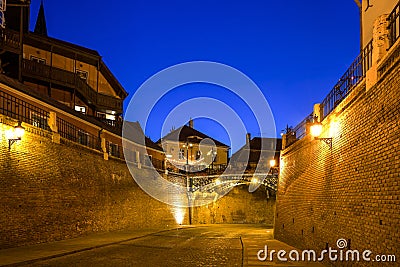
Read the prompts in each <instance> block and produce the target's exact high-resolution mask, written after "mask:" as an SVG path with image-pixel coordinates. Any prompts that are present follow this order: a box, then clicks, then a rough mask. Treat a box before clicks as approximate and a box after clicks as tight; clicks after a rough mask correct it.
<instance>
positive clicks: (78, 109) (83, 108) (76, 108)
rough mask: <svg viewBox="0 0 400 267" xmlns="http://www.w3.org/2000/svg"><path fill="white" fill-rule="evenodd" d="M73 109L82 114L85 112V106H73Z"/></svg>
mask: <svg viewBox="0 0 400 267" xmlns="http://www.w3.org/2000/svg"><path fill="white" fill-rule="evenodd" d="M75 110H76V111H78V112H81V113H83V114H86V107H83V106H75Z"/></svg>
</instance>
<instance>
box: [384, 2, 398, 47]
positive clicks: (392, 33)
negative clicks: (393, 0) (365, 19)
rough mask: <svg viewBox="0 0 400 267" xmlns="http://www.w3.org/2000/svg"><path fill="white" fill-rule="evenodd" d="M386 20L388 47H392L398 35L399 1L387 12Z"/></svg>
mask: <svg viewBox="0 0 400 267" xmlns="http://www.w3.org/2000/svg"><path fill="white" fill-rule="evenodd" d="M387 20H388V21H389V26H388V30H389V48H390V47H392V46H393V45H394V44H395V43H396V41H397V39H398V38H399V37H400V1H399V2H398V3H397V5H396V6H395V7H394V9H393V11H392V12H391V13H390V14H389V16H388V18H387Z"/></svg>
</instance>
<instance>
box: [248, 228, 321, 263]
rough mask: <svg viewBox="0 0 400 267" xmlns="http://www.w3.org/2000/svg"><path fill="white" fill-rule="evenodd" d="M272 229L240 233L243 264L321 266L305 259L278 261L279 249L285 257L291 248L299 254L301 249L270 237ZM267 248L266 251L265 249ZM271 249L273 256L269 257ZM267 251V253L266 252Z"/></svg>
mask: <svg viewBox="0 0 400 267" xmlns="http://www.w3.org/2000/svg"><path fill="white" fill-rule="evenodd" d="M272 236H273V229H263V228H260V229H258V230H252V231H249V232H244V233H242V234H241V240H242V244H243V248H244V253H243V254H244V255H243V256H244V257H243V266H281V267H286V266H288V267H294V266H304V267H321V266H323V265H322V264H321V263H319V262H305V261H299V262H294V261H289V259H288V261H279V260H278V257H277V253H278V251H280V250H284V251H286V253H287V254H286V255H285V256H286V258H288V254H289V252H290V251H292V250H296V251H298V252H299V253H300V255H301V250H299V249H296V248H294V247H292V246H289V245H288V244H286V243H283V242H281V241H278V240H276V239H272V238H271V237H272ZM260 250H262V252H261V253H260ZM266 250H267V251H266ZM271 251H274V253H273V258H272V259H271ZM266 253H267V254H266Z"/></svg>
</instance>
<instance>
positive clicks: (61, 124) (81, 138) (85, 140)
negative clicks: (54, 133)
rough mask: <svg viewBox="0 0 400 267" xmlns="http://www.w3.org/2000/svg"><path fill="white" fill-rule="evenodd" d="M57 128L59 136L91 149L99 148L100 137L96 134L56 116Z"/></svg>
mask: <svg viewBox="0 0 400 267" xmlns="http://www.w3.org/2000/svg"><path fill="white" fill-rule="evenodd" d="M57 128H58V133H59V134H60V136H61V137H63V138H65V139H67V140H70V141H72V142H76V143H78V144H81V145H84V146H87V147H89V148H92V149H96V150H99V149H100V138H99V137H98V136H95V135H93V134H90V133H88V132H86V131H85V130H83V129H81V128H79V127H76V126H75V125H73V124H71V123H69V122H67V121H65V120H63V119H61V118H59V117H57Z"/></svg>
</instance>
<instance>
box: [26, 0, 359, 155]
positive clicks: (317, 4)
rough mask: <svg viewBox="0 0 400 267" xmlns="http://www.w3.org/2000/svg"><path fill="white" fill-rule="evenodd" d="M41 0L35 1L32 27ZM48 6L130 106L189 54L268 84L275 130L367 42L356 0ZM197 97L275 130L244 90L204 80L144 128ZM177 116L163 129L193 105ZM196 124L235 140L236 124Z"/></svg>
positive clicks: (52, 32)
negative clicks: (256, 113) (260, 119)
mask: <svg viewBox="0 0 400 267" xmlns="http://www.w3.org/2000/svg"><path fill="white" fill-rule="evenodd" d="M72 3H74V4H72ZM39 5H40V1H39V0H33V1H32V5H31V30H33V28H34V22H35V20H36V16H37V13H38V9H39ZM44 7H45V14H46V20H47V29H48V33H49V36H51V37H54V38H59V39H62V40H65V41H69V42H72V43H76V44H79V45H82V46H85V47H88V48H91V49H94V50H97V51H99V53H100V54H101V55H102V56H103V60H104V61H105V62H106V64H107V65H108V67H109V68H110V69H111V71H112V72H113V73H114V75H115V76H116V77H117V79H118V80H119V81H120V83H121V84H122V85H123V86H124V88H125V89H126V90H127V91H128V92H129V96H128V99H127V100H126V101H125V107H126V106H127V105H128V103H129V100H130V98H131V97H132V96H133V95H134V93H135V91H136V90H137V89H138V88H139V87H140V86H141V84H142V83H143V82H145V81H146V80H147V79H148V78H150V77H151V76H152V75H154V74H156V73H157V72H159V71H161V70H163V69H165V68H167V67H170V66H173V65H175V64H179V63H184V62H189V61H197V60H201V61H214V62H219V63H223V64H226V65H229V66H231V67H233V68H236V69H238V70H239V71H241V72H243V73H244V74H245V75H247V76H248V77H249V78H250V79H252V80H253V81H254V82H255V84H256V85H257V86H258V87H259V88H260V89H261V91H262V93H263V94H264V96H265V98H266V99H267V101H268V103H269V106H270V108H271V110H272V113H273V116H274V119H275V124H276V135H277V136H279V134H280V132H281V130H283V129H284V128H285V126H286V124H289V126H290V125H291V126H295V125H296V124H297V123H298V122H300V121H301V120H302V119H303V118H304V117H305V116H306V115H307V114H309V113H311V111H312V108H313V104H315V103H318V102H321V101H322V100H323V99H324V97H325V96H326V95H327V94H328V92H329V91H330V90H331V89H332V88H333V86H334V84H335V83H336V81H337V80H338V79H339V78H340V77H341V76H342V74H343V73H344V72H345V71H346V69H347V68H348V66H349V65H350V64H351V63H352V61H353V60H354V59H355V58H356V56H357V55H358V53H359V47H360V45H359V13H358V8H357V6H356V4H355V3H354V1H352V0H337V1H314V0H306V1H268V0H247V1H238V0H213V1H210V0H202V1H187V0H185V1H183V0H182V1H181V0H173V1H165V0H158V1H155V0H139V1H138V0H132V1H103V0H97V1H94V0H87V1H79V2H75V1H48V0H47V1H44ZM195 97H211V98H214V99H218V100H220V101H222V102H225V103H226V104H227V105H228V106H230V107H231V108H232V109H233V110H235V111H236V112H237V113H238V115H239V117H240V118H241V119H242V120H243V121H245V125H246V129H247V131H248V132H250V133H251V134H252V136H260V135H263V136H265V135H268V134H266V133H261V132H260V130H259V129H258V127H257V125H256V123H255V121H254V119H252V116H251V114H249V112H250V111H249V109H248V108H247V107H246V106H245V104H244V103H243V101H241V99H240V98H237V96H234V95H232V94H230V93H229V92H227V90H226V89H224V88H221V87H218V86H215V85H210V84H205V83H201V84H191V85H184V86H181V87H179V88H177V89H176V90H174V91H173V92H171V93H169V94H168V95H166V96H164V97H163V99H162V100H161V101H160V102H159V103H157V105H156V106H155V109H154V111H153V112H152V115H151V117H150V119H149V122H148V123H147V126H146V129H145V132H146V134H147V135H149V136H150V137H151V138H152V139H153V140H155V141H156V140H158V139H159V138H160V135H161V134H162V133H165V132H161V126H162V124H163V121H164V120H165V118H166V116H167V115H168V113H169V112H170V111H171V110H172V109H173V108H174V107H175V106H177V105H179V104H180V103H181V102H184V101H187V100H190V99H192V98H195ZM137 108H138V109H140V107H137ZM204 108H207V107H204ZM215 112H216V113H218V112H220V111H219V110H215ZM221 112H223V111H221ZM181 113H182V112H181ZM180 115H181V117H180V118H179V119H177V120H176V121H175V122H174V123H173V125H166V129H168V130H169V129H170V128H172V126H175V127H176V128H178V127H179V126H181V125H182V124H183V123H184V121H186V120H188V119H189V118H190V117H191V114H190V110H188V112H187V114H185V113H183V114H180ZM126 117H127V118H128V119H135V118H134V115H132V117H131V116H130V115H129V114H126ZM141 124H142V125H143V122H141ZM195 128H196V129H198V130H200V131H203V132H204V133H206V134H208V135H210V136H212V137H214V138H216V139H218V140H220V141H222V142H224V143H226V144H228V145H230V144H231V142H230V141H229V137H228V135H231V133H227V132H226V131H225V130H224V129H223V128H224V127H221V126H220V125H219V124H218V123H216V122H212V120H207V119H201V120H196V121H195ZM164 131H165V129H164ZM233 138H236V139H238V140H236V143H235V145H233V147H232V150H233V152H234V151H235V150H236V149H237V148H238V147H239V146H240V145H241V144H243V143H244V141H245V136H240V137H233ZM238 144H240V145H238Z"/></svg>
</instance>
